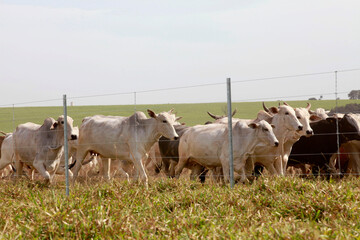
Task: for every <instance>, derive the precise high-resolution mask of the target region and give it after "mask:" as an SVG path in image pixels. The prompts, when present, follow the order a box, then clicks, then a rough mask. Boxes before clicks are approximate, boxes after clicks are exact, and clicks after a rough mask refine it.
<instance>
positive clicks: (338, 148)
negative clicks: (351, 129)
mask: <svg viewBox="0 0 360 240" xmlns="http://www.w3.org/2000/svg"><path fill="white" fill-rule="evenodd" d="M337 84H338V82H337V71H335V109H336V112H337V111H338V89H337ZM336 143H337V155H338V157H337V161H338V166H339V175H341V166H340V137H339V118H336Z"/></svg>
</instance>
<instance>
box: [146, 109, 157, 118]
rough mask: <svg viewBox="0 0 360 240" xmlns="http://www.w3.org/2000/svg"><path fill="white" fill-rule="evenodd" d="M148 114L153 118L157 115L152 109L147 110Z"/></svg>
mask: <svg viewBox="0 0 360 240" xmlns="http://www.w3.org/2000/svg"><path fill="white" fill-rule="evenodd" d="M147 112H148V114H149V116H150V117H152V118H156V113H154V112H153V111H151V110H150V109H148V110H147Z"/></svg>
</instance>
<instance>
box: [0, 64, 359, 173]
mask: <svg viewBox="0 0 360 240" xmlns="http://www.w3.org/2000/svg"><path fill="white" fill-rule="evenodd" d="M359 73H360V68H356V69H344V70H337V71H328V72H315V73H304V74H294V75H284V76H274V77H263V78H253V79H239V78H237V77H232V79H231V95H232V102H231V104H230V106H232V109H237V111H238V113H237V116H240V118H245V119H254V118H256V113H257V111H259V110H260V109H262V107H261V102H262V101H265V102H270V103H269V104H270V105H271V104H274V103H279V102H283V101H292V100H294V101H296V100H309V99H317V101H314V100H312V101H311V103H312V106H313V107H316V106H320V105H322V104H321V101H319V100H333V101H332V102H331V103H330V104H329V108H330V107H331V108H335V109H338V102H339V101H341V99H346V98H347V94H348V93H349V92H350V91H351V90H354V89H360V86H359V85H360V84H359V83H360V81H358V80H357V79H359V78H360V75H359ZM225 80H226V79H225V78H224V80H222V81H219V82H216V83H205V84H197V85H189V86H177V87H167V88H161V89H150V90H139V91H134V92H115V93H109V94H97V95H84V96H66V98H65V99H66V102H67V104H66V105H65V106H66V107H67V109H66V111H67V114H68V116H70V117H72V118H73V119H74V120H75V121H74V126H75V125H76V126H80V125H81V120H82V119H83V118H84V117H86V116H93V115H114V116H130V115H132V114H134V113H135V112H136V111H141V112H146V111H147V109H152V110H154V112H156V113H159V112H161V111H169V110H170V109H171V108H175V113H176V115H177V116H183V119H182V122H185V123H186V125H188V126H192V125H196V124H204V123H205V122H206V121H210V120H211V121H212V120H213V119H211V118H209V117H208V115H207V114H206V112H200V107H199V105H198V104H197V103H202V104H204V103H207V104H209V105H208V106H209V111H213V113H215V114H219V115H225V114H227V113H229V108H228V106H227V105H226V104H225V102H226V100H227V85H226V82H225ZM209 96H210V97H209ZM309 101H310V100H309ZM63 102H64V98H60V97H59V98H54V99H47V100H36V101H29V102H19V103H12V104H3V105H0V108H1V109H0V110H1V115H0V125H1V128H2V129H0V130H5V131H7V132H13V131H15V129H16V126H18V125H19V124H22V123H25V122H35V123H37V124H42V122H43V121H44V119H46V118H47V117H49V116H53V117H54V118H55V119H56V118H57V116H60V115H64V108H63V107H64V104H62V103H63ZM97 102H99V103H100V104H97ZM103 102H106V103H109V102H110V103H111V105H109V104H101V103H103ZM354 102H356V101H354ZM68 103H70V104H69V106H67V105H68ZM242 103H251V104H252V106H253V108H251V109H245V108H243V106H244V105H243V104H242ZM88 105H92V107H91V108H89V107H88ZM105 105H108V106H105ZM33 106H41V107H33ZM293 107H298V106H293ZM303 107H305V106H303ZM337 136H339V133H338V131H337ZM135 137H136V138H135V140H134V141H135V142H137V143H141V141H142V140H141V138H140V137H139V136H137V135H135ZM110 144H113V143H110ZM337 144H338V145H339V140H337ZM136 146H137V145H136ZM23 147H25V146H23ZM234 147H236V146H234ZM338 149H340V148H338ZM337 154H338V155H339V156H340V150H338V152H337ZM351 154H358V153H357V152H353V153H351ZM29 164H30V165H31V163H29ZM69 164H71V163H69ZM338 168H339V171H341V166H340V161H338ZM135 175H136V174H135Z"/></svg>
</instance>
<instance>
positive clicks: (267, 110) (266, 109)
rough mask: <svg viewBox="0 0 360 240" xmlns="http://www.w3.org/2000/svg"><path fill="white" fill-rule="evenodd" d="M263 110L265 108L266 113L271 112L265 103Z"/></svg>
mask: <svg viewBox="0 0 360 240" xmlns="http://www.w3.org/2000/svg"><path fill="white" fill-rule="evenodd" d="M263 108H264V110H265V112H270V110H269V109H268V108H267V107H266V106H265V103H264V102H263Z"/></svg>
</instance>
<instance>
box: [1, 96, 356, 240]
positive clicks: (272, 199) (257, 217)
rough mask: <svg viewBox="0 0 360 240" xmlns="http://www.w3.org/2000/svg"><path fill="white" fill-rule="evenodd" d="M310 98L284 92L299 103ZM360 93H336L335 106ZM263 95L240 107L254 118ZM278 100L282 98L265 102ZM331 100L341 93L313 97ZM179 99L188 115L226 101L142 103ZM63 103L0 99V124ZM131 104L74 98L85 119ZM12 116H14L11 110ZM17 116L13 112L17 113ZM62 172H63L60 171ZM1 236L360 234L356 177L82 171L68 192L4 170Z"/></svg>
mask: <svg viewBox="0 0 360 240" xmlns="http://www.w3.org/2000/svg"><path fill="white" fill-rule="evenodd" d="M306 102H308V101H294V102H288V103H289V104H290V105H292V106H293V107H299V106H306ZM354 102H356V101H349V100H340V101H339V106H341V105H345V104H348V103H354ZM261 104H262V103H261V102H253V103H233V108H236V109H237V110H238V113H237V114H236V117H240V118H254V117H255V116H256V113H257V112H258V110H260V109H262V106H261ZM266 104H267V106H276V105H277V102H267V103H266ZM311 104H312V106H313V108H317V107H323V108H326V109H330V108H332V107H334V106H335V101H324V100H322V101H311ZM147 108H150V109H152V110H154V111H156V112H159V111H163V110H169V109H170V108H174V109H175V111H176V112H177V115H178V116H183V119H182V122H185V123H186V124H187V125H195V124H201V123H204V122H206V121H208V120H211V118H210V117H209V116H208V115H207V114H206V111H211V112H213V113H215V114H224V110H225V109H226V104H225V103H212V104H164V105H147V106H145V105H137V106H136V109H137V110H140V111H146V109H147ZM62 110H63V109H62V107H27V108H15V109H14V111H13V109H12V108H0V130H2V131H6V132H10V131H12V130H13V128H14V126H16V125H17V124H19V123H24V122H27V121H32V122H37V123H42V121H43V120H44V118H46V117H48V116H51V117H54V118H56V117H57V116H59V115H61V114H62ZM133 111H134V106H75V107H69V108H68V114H69V115H70V116H72V117H73V118H74V120H75V123H74V125H79V124H80V122H81V119H82V118H83V117H84V116H90V115H95V114H104V115H122V116H129V115H131V114H132V113H133ZM13 116H14V117H13ZM13 119H14V121H13ZM58 178H59V177H58ZM0 196H1V201H0V239H69V238H76V239H123V238H126V239H179V238H180V239H210V238H211V239H360V221H359V219H360V178H354V177H346V178H344V179H342V180H337V179H331V180H330V181H326V180H321V179H302V178H294V177H275V178H271V177H261V178H259V179H258V180H255V181H254V182H253V183H251V184H250V183H248V184H238V185H236V186H235V188H234V189H230V188H229V187H228V186H219V185H217V184H214V183H211V182H210V181H209V182H206V183H205V184H204V185H202V184H200V183H198V182H190V181H189V180H186V179H179V180H175V179H157V180H154V179H150V184H149V187H148V188H146V187H145V186H144V185H143V184H137V183H128V182H124V181H120V180H118V179H115V180H112V181H110V182H103V181H101V180H99V179H93V180H91V181H85V182H84V181H83V182H81V183H77V184H75V186H73V187H71V189H70V196H69V197H66V196H65V184H64V180H63V179H58V180H57V181H55V183H54V184H52V185H51V186H46V185H44V184H43V182H42V181H35V182H30V181H28V180H25V179H20V180H17V181H14V180H5V179H2V180H0Z"/></svg>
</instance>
